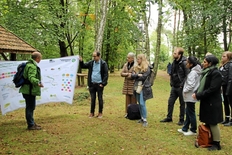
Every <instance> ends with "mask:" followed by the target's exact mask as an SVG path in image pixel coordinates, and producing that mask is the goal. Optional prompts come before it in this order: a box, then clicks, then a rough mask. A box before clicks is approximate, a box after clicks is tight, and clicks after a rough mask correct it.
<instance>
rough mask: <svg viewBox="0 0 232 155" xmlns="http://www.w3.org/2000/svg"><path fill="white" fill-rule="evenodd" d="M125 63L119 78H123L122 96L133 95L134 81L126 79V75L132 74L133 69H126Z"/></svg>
mask: <svg viewBox="0 0 232 155" xmlns="http://www.w3.org/2000/svg"><path fill="white" fill-rule="evenodd" d="M127 64H128V62H127V63H125V64H124V66H123V69H122V72H121V76H122V77H125V78H124V84H123V89H122V94H124V95H133V88H134V81H135V80H132V79H131V78H129V77H128V73H132V71H133V69H134V67H131V68H130V70H128V69H127Z"/></svg>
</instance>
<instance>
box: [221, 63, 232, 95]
mask: <svg viewBox="0 0 232 155" xmlns="http://www.w3.org/2000/svg"><path fill="white" fill-rule="evenodd" d="M219 70H220V72H221V74H222V86H226V88H227V89H226V92H225V94H226V95H231V93H232V84H231V83H232V62H231V61H229V62H227V63H226V64H224V65H223V66H221V67H220V68H219Z"/></svg>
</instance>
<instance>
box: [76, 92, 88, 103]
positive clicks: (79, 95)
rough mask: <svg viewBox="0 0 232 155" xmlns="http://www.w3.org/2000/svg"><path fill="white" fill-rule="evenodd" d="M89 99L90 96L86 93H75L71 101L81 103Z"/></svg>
mask: <svg viewBox="0 0 232 155" xmlns="http://www.w3.org/2000/svg"><path fill="white" fill-rule="evenodd" d="M89 98H90V94H89V92H88V91H86V92H79V93H75V94H74V98H73V99H74V100H76V101H78V102H81V101H83V100H86V99H89Z"/></svg>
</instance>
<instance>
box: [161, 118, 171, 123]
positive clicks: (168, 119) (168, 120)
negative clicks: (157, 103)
mask: <svg viewBox="0 0 232 155" xmlns="http://www.w3.org/2000/svg"><path fill="white" fill-rule="evenodd" d="M160 122H162V123H163V122H172V119H170V118H165V119H163V120H161V121H160Z"/></svg>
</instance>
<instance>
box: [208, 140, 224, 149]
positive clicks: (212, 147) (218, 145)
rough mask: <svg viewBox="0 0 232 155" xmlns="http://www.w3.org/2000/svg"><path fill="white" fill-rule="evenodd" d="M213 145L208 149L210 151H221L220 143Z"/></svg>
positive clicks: (215, 142) (214, 142)
mask: <svg viewBox="0 0 232 155" xmlns="http://www.w3.org/2000/svg"><path fill="white" fill-rule="evenodd" d="M212 144H213V145H212V146H211V147H209V148H208V150H209V151H215V150H221V145H220V141H218V142H217V141H213V143H212Z"/></svg>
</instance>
